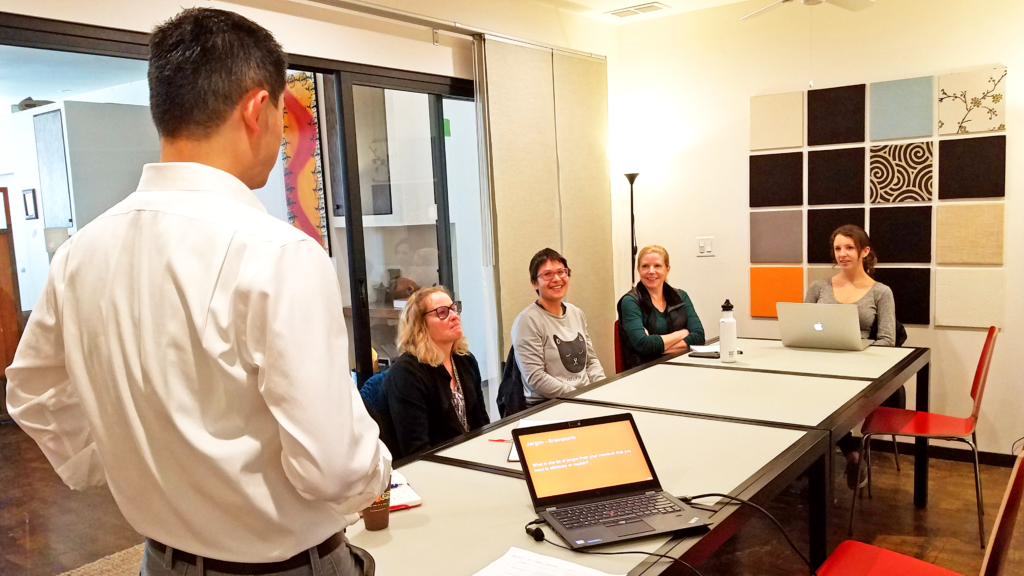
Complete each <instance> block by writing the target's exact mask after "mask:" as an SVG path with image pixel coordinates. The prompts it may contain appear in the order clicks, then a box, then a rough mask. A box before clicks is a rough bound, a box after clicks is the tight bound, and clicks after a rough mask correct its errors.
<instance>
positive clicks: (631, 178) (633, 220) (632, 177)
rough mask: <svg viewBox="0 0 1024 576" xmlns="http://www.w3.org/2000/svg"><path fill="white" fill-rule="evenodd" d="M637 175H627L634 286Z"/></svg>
mask: <svg viewBox="0 0 1024 576" xmlns="http://www.w3.org/2000/svg"><path fill="white" fill-rule="evenodd" d="M639 175H640V174H639V173H636V174H625V176H626V180H629V234H630V253H629V254H630V257H629V262H630V268H631V269H632V271H633V284H636V217H635V216H633V182H634V181H636V177H637V176H639Z"/></svg>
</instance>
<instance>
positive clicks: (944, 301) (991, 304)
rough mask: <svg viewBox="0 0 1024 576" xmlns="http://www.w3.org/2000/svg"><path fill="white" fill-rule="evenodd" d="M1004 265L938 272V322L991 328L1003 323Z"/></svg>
mask: <svg viewBox="0 0 1024 576" xmlns="http://www.w3.org/2000/svg"><path fill="white" fill-rule="evenodd" d="M1004 290H1005V285H1004V280H1003V269H1002V268H939V269H937V270H936V271H935V325H936V326H963V327H970V328H988V327H989V326H1002V325H1003V306H1004V302H1005V295H1004Z"/></svg>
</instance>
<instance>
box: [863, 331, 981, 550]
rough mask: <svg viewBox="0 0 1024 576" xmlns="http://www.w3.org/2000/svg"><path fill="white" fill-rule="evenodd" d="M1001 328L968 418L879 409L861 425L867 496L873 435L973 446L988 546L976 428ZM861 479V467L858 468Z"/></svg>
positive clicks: (975, 387)
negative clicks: (907, 437)
mask: <svg viewBox="0 0 1024 576" xmlns="http://www.w3.org/2000/svg"><path fill="white" fill-rule="evenodd" d="M998 333H999V329H998V328H996V327H995V326H992V327H990V328H989V329H988V337H987V338H986V339H985V347H984V348H983V349H982V351H981V359H979V360H978V369H977V370H976V371H975V373H974V385H973V386H972V387H971V398H972V399H973V400H974V409H973V410H972V411H971V415H970V416H969V417H967V418H955V417H953V416H945V415H943V414H934V413H931V412H916V411H914V410H900V409H899V408H886V407H879V408H876V409H875V411H874V412H872V413H871V414H869V415H868V417H867V418H866V419H865V420H864V424H863V426H861V433H862V434H863V435H864V439H863V445H864V446H865V455H866V458H864V459H861V462H863V461H864V460H865V459H866V460H867V466H868V496H869V497H870V496H871V438H872V437H874V436H879V435H885V436H890V435H891V436H911V437H915V438H932V439H936V440H954V441H957V442H963V443H964V444H967V445H968V446H970V447H971V451H972V452H974V488H975V491H976V493H977V500H978V532H979V534H980V535H981V546H982V548H984V547H985V521H984V516H985V511H984V507H983V502H982V499H981V471H980V470H979V467H978V438H977V435H976V434H975V429H976V428H977V426H978V413H979V412H980V411H981V397H982V396H983V395H984V393H985V382H986V381H987V380H988V367H989V365H990V364H991V363H992V350H993V349H994V348H995V345H996V335H997V334H998ZM857 475H858V478H859V477H860V470H858V471H857ZM859 492H860V490H854V491H853V508H852V509H851V510H850V535H851V536H852V535H853V518H854V514H855V513H856V510H857V494H858V493H859Z"/></svg>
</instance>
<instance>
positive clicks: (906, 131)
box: [871, 76, 934, 140]
mask: <svg viewBox="0 0 1024 576" xmlns="http://www.w3.org/2000/svg"><path fill="white" fill-rule="evenodd" d="M933 82H934V78H933V77H932V76H925V77H923V78H908V79H906V80H894V81H892V82H875V83H873V84H872V85H871V139H872V140H892V139H895V138H918V137H921V136H931V135H932V111H933V108H932V106H933V103H934V99H933V98H934V96H933V93H932V84H933Z"/></svg>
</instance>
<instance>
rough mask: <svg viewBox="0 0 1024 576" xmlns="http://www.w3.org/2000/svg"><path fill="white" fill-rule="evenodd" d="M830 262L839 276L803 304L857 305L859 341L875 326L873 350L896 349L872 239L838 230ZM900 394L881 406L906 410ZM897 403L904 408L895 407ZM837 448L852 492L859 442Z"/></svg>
mask: <svg viewBox="0 0 1024 576" xmlns="http://www.w3.org/2000/svg"><path fill="white" fill-rule="evenodd" d="M832 259H833V261H834V262H835V264H836V265H837V266H839V273H838V274H836V275H835V276H833V277H831V278H829V279H827V280H818V281H817V282H814V283H813V284H811V285H810V286H808V287H807V295H806V296H805V297H804V302H808V303H812V304H813V303H818V304H856V305H857V315H858V316H859V317H860V335H861V338H869V336H870V334H871V329H872V327H873V326H874V325H875V324H876V323H877V335H876V336H875V343H874V346H895V345H896V303H895V301H894V300H893V297H892V290H891V289H889V287H888V286H886V285H885V284H882V283H881V282H875V280H874V278H872V277H871V275H872V274H873V273H874V271H875V264H876V263H877V262H878V258H877V257H876V256H875V253H874V251H873V250H872V249H871V239H870V238H869V237H868V235H867V233H866V232H864V230H862V229H861V228H860V227H859V226H854V225H853V224H847V225H846V226H840V227H839V228H837V229H836V231H835V232H833V233H832ZM900 391H902V388H901V389H900ZM900 391H897V393H896V394H893V396H892V397H891V398H889V399H888V400H886V401H885V402H884V403H883V404H882V405H883V406H890V405H891V406H894V407H900V408H905V407H906V392H903V393H902V395H901V394H900ZM900 400H902V404H903V406H898V404H899V403H900ZM838 445H839V448H840V449H841V450H842V451H843V454H844V455H845V456H846V484H847V485H848V486H849V487H850V488H851V489H855V488H857V486H858V485H859V484H860V483H861V482H860V481H859V480H861V479H859V478H857V465H858V462H859V461H860V441H859V440H858V439H856V438H854V437H853V435H852V434H847V435H846V436H844V437H842V438H841V439H840V440H839V442H838ZM863 481H866V478H865V479H863Z"/></svg>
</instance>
